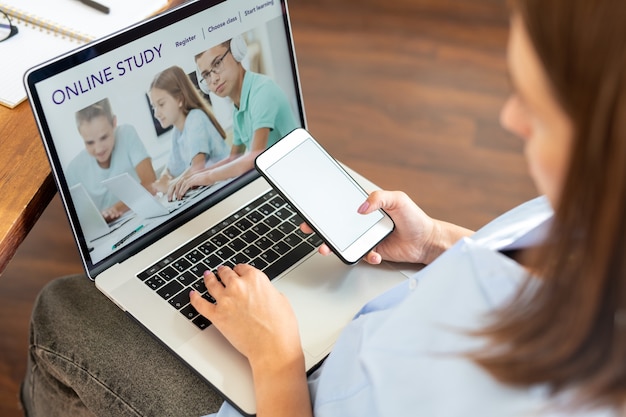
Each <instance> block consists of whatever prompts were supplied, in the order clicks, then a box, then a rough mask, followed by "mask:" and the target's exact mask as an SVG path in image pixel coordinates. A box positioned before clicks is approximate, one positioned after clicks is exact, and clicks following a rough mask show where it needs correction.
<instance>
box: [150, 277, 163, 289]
mask: <svg viewBox="0 0 626 417" xmlns="http://www.w3.org/2000/svg"><path fill="white" fill-rule="evenodd" d="M163 284H165V280H164V279H163V278H161V277H159V276H156V275H155V276H153V277H150V278H148V280H147V281H146V285H147V286H148V287H150V288H152V289H153V290H158V289H159V288H160V287H161V286H163Z"/></svg>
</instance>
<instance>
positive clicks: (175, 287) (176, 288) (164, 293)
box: [157, 281, 184, 300]
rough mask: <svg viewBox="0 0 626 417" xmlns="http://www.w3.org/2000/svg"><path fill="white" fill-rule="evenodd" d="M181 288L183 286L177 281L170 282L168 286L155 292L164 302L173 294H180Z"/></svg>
mask: <svg viewBox="0 0 626 417" xmlns="http://www.w3.org/2000/svg"><path fill="white" fill-rule="evenodd" d="M183 288H184V287H183V285H182V284H180V283H179V282H178V281H172V282H170V283H169V284H167V285H165V286H163V287H161V289H159V290H158V291H157V294H159V295H160V296H161V297H163V298H164V299H165V300H169V299H170V298H172V297H173V296H174V295H175V294H177V293H178V292H180V290H182V289H183Z"/></svg>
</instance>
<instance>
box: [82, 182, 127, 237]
mask: <svg viewBox="0 0 626 417" xmlns="http://www.w3.org/2000/svg"><path fill="white" fill-rule="evenodd" d="M70 195H71V197H72V203H73V204H74V208H75V210H76V213H77V215H78V218H79V219H80V225H81V227H82V230H83V234H84V235H85V239H86V240H87V241H88V242H91V241H94V240H96V239H98V238H100V237H102V236H105V235H108V234H109V233H111V232H112V231H114V230H116V229H117V228H119V227H120V226H122V224H124V222H125V221H127V220H129V217H130V216H132V213H129V214H126V215H124V216H122V217H120V218H119V219H117V220H115V221H114V222H111V223H110V224H109V223H107V222H106V220H104V217H102V214H101V213H100V210H98V207H96V203H94V202H93V200H92V199H91V197H90V196H89V193H88V192H87V190H86V189H85V187H84V186H83V184H82V183H78V184H75V185H73V186H72V187H70Z"/></svg>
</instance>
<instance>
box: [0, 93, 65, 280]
mask: <svg viewBox="0 0 626 417" xmlns="http://www.w3.org/2000/svg"><path fill="white" fill-rule="evenodd" d="M0 149H2V150H1V151H0V274H1V273H2V271H3V270H4V268H5V267H6V266H7V264H8V263H9V261H10V260H11V258H12V257H13V255H14V254H15V251H16V250H17V248H18V247H19V245H20V243H22V241H23V240H24V238H25V237H26V235H27V234H28V232H29V231H30V229H31V228H32V227H33V225H34V224H35V222H36V221H37V219H39V216H40V215H41V213H42V212H43V211H44V209H45V208H46V207H47V206H48V203H50V200H52V197H53V196H54V193H55V192H56V187H55V185H54V180H53V179H52V174H51V171H50V164H49V163H48V158H47V157H46V154H45V151H44V148H43V143H42V141H41V138H40V136H39V131H38V130H37V127H36V124H35V118H34V116H33V114H32V111H31V109H30V104H29V103H28V102H27V101H25V102H23V103H21V104H20V105H19V106H17V107H16V108H14V109H8V108H6V107H2V106H0Z"/></svg>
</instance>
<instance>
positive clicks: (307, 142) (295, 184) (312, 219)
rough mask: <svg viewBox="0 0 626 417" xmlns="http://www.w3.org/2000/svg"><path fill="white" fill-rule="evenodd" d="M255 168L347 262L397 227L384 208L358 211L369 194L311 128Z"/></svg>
mask: <svg viewBox="0 0 626 417" xmlns="http://www.w3.org/2000/svg"><path fill="white" fill-rule="evenodd" d="M255 166H256V169H257V170H258V171H259V172H260V173H261V175H262V176H263V177H265V179H267V181H268V182H269V183H270V184H271V185H272V187H274V189H275V190H276V191H277V192H278V193H279V194H281V195H282V196H283V198H285V200H287V202H288V203H289V204H290V205H291V206H292V207H293V208H294V209H295V210H296V212H298V214H300V216H301V217H302V218H303V219H304V221H305V222H306V223H307V224H308V225H309V226H311V228H312V229H313V230H314V231H315V232H316V233H317V234H318V235H319V236H320V237H321V238H322V240H323V241H324V243H326V245H328V247H329V248H330V249H331V250H332V251H333V252H334V253H335V254H337V256H338V257H339V258H340V259H341V260H342V261H343V262H344V263H347V264H353V263H355V262H357V261H359V260H360V259H361V258H363V256H365V255H366V254H367V253H368V252H369V251H370V250H371V249H372V248H374V247H375V246H376V245H377V244H378V243H379V242H380V241H381V240H382V239H384V238H385V237H386V236H387V235H388V234H389V233H391V232H392V231H393V229H394V224H393V221H392V220H391V218H390V217H389V215H387V213H385V212H384V211H383V210H377V211H375V212H373V213H370V214H367V215H364V214H359V213H358V212H357V210H358V208H359V206H361V204H363V202H364V201H365V199H366V198H367V195H368V194H367V192H366V191H365V190H364V189H363V188H362V187H361V186H360V185H359V184H358V183H357V182H356V181H355V180H354V179H353V178H352V177H351V176H350V174H349V173H348V172H347V171H346V170H345V169H344V168H343V167H342V166H341V164H339V162H337V161H336V160H335V159H334V158H333V157H332V156H330V155H329V154H328V152H326V150H324V148H323V147H322V146H321V145H320V144H319V143H318V142H317V141H316V140H315V139H314V138H313V136H311V134H310V133H309V132H308V131H306V130H305V129H301V128H298V129H296V130H294V131H293V132H291V133H289V134H288V135H287V136H285V137H284V138H282V139H281V140H280V141H278V142H276V143H275V144H274V145H272V146H271V147H269V148H268V149H266V150H265V151H264V152H263V153H261V154H260V155H259V156H257V158H256V160H255Z"/></svg>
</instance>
